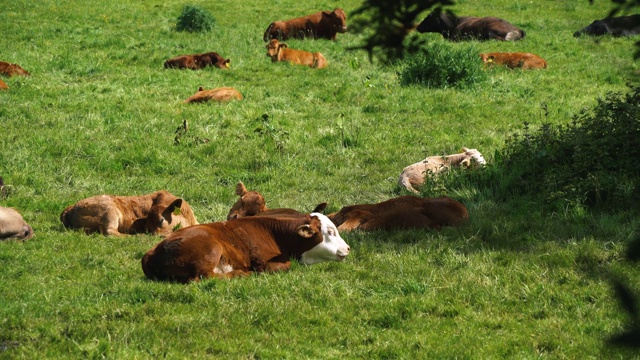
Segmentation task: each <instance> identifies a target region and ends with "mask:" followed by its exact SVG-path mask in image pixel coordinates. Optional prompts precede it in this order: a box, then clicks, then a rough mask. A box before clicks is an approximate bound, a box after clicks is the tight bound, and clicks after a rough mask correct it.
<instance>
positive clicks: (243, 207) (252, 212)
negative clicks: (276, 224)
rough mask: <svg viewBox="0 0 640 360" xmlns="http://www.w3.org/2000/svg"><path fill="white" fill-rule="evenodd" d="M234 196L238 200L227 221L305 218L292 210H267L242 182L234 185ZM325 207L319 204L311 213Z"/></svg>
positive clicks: (257, 194) (262, 202) (256, 193)
mask: <svg viewBox="0 0 640 360" xmlns="http://www.w3.org/2000/svg"><path fill="white" fill-rule="evenodd" d="M236 195H238V196H239V197H240V198H239V199H238V201H236V202H235V204H233V206H232V207H231V210H229V214H228V215H227V220H231V219H239V218H243V217H247V216H271V217H278V216H280V217H282V216H285V217H291V216H294V217H295V216H306V215H308V213H307V214H305V213H301V212H299V211H297V210H294V209H289V208H277V209H269V208H267V202H266V201H265V199H264V196H262V194H260V193H259V192H257V191H249V190H247V188H246V187H245V186H244V184H243V183H242V181H239V182H238V184H237V185H236ZM326 207H327V203H321V204H319V205H318V206H316V208H315V209H314V210H313V211H312V212H322V211H323V210H324V209H325V208H326Z"/></svg>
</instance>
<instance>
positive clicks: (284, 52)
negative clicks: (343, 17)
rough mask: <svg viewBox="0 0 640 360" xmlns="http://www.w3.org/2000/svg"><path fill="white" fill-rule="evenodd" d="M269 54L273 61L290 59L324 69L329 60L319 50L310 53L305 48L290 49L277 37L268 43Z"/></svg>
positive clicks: (300, 63)
mask: <svg viewBox="0 0 640 360" xmlns="http://www.w3.org/2000/svg"><path fill="white" fill-rule="evenodd" d="M267 56H269V57H270V58H271V61H273V62H278V61H288V62H290V63H293V64H298V65H307V66H308V67H311V68H316V69H322V68H325V67H327V60H326V59H325V58H324V56H323V55H322V54H321V53H319V52H314V53H310V52H308V51H303V50H294V49H288V45H287V44H285V43H281V42H279V41H278V40H276V39H271V40H270V41H269V43H268V44H267Z"/></svg>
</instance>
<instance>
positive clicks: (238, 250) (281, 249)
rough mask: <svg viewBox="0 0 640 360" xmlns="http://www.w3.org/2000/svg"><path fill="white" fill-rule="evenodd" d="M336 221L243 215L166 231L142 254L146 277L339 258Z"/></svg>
mask: <svg viewBox="0 0 640 360" xmlns="http://www.w3.org/2000/svg"><path fill="white" fill-rule="evenodd" d="M350 250H351V249H350V248H349V245H347V243H346V242H345V241H344V240H343V239H342V238H341V237H340V234H339V233H338V230H336V227H335V225H333V223H332V222H331V221H329V219H328V218H327V217H326V216H324V215H322V214H318V213H313V214H311V215H307V216H304V217H288V218H272V217H257V216H253V217H247V218H243V219H234V220H229V221H222V222H214V223H209V224H202V225H195V226H191V227H188V228H185V229H180V230H178V231H176V232H174V233H172V234H171V235H169V236H167V237H166V238H165V239H164V240H163V241H161V242H160V243H159V244H157V245H156V246H155V247H153V248H152V249H151V250H149V251H148V252H147V253H146V254H145V255H144V256H143V258H142V270H143V272H144V274H145V275H146V276H147V278H149V279H156V280H170V281H177V282H181V283H187V282H191V281H199V280H201V279H203V278H232V277H236V276H247V275H250V274H251V273H253V272H276V271H286V270H289V269H290V267H291V259H292V258H293V259H296V260H299V261H300V262H301V263H303V264H306V265H312V264H315V263H319V262H325V261H342V260H344V259H345V258H346V257H347V255H349V252H350Z"/></svg>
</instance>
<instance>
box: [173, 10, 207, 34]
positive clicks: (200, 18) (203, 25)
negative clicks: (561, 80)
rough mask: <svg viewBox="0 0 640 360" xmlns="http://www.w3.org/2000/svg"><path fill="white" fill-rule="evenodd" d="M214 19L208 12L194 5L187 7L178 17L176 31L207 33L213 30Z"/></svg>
mask: <svg viewBox="0 0 640 360" xmlns="http://www.w3.org/2000/svg"><path fill="white" fill-rule="evenodd" d="M215 23H216V19H215V18H214V17H213V15H211V13H210V12H209V11H207V10H206V9H203V8H201V7H199V6H195V5H187V6H185V7H184V9H182V14H180V16H178V22H177V23H176V30H178V31H189V32H207V31H210V30H211V29H212V28H213V25H215Z"/></svg>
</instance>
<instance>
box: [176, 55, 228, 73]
mask: <svg viewBox="0 0 640 360" xmlns="http://www.w3.org/2000/svg"><path fill="white" fill-rule="evenodd" d="M230 65H231V60H230V59H225V58H223V57H222V56H220V54H218V53H217V52H208V53H204V54H193V55H180V56H176V57H174V58H172V59H169V60H167V61H165V62H164V68H165V69H191V70H200V69H204V68H206V67H207V66H213V67H217V68H219V69H228V68H229V66H230Z"/></svg>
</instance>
